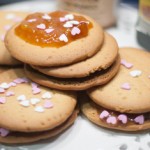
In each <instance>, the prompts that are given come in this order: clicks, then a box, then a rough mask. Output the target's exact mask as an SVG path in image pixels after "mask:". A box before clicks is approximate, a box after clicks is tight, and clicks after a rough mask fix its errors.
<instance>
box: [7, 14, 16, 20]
mask: <svg viewBox="0 0 150 150" xmlns="http://www.w3.org/2000/svg"><path fill="white" fill-rule="evenodd" d="M5 18H6V19H8V20H10V19H14V18H15V14H12V13H9V14H7V15H6V16H5Z"/></svg>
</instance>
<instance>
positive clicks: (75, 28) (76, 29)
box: [71, 27, 81, 35]
mask: <svg viewBox="0 0 150 150" xmlns="http://www.w3.org/2000/svg"><path fill="white" fill-rule="evenodd" d="M80 32H81V30H80V29H79V28H77V27H73V29H72V30H71V34H72V35H77V34H80Z"/></svg>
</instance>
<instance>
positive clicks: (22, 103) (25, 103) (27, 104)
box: [20, 100, 30, 107]
mask: <svg viewBox="0 0 150 150" xmlns="http://www.w3.org/2000/svg"><path fill="white" fill-rule="evenodd" d="M20 104H21V105H22V106H24V107H28V106H30V102H29V100H23V101H21V102H20Z"/></svg>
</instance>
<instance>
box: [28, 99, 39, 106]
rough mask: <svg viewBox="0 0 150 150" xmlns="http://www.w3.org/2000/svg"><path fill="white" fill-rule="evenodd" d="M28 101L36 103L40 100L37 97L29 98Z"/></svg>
mask: <svg viewBox="0 0 150 150" xmlns="http://www.w3.org/2000/svg"><path fill="white" fill-rule="evenodd" d="M30 102H31V104H32V105H36V104H37V103H39V102H40V99H39V98H31V99H30Z"/></svg>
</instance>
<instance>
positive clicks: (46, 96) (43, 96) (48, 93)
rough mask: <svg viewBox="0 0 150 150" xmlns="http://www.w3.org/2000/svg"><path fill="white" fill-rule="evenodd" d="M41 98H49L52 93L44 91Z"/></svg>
mask: <svg viewBox="0 0 150 150" xmlns="http://www.w3.org/2000/svg"><path fill="white" fill-rule="evenodd" d="M42 98H43V99H50V98H52V94H51V93H50V92H46V93H44V94H43V95H42Z"/></svg>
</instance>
